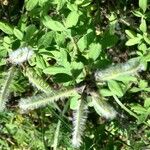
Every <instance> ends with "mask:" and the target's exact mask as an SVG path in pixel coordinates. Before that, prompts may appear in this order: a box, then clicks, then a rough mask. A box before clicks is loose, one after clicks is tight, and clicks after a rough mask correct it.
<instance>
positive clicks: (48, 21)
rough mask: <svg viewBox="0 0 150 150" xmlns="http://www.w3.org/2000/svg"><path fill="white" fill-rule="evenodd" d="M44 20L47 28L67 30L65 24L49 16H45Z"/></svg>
mask: <svg viewBox="0 0 150 150" xmlns="http://www.w3.org/2000/svg"><path fill="white" fill-rule="evenodd" d="M42 22H43V24H44V25H45V26H46V27H47V28H49V29H51V30H53V31H64V30H65V27H64V26H63V24H61V23H60V22H58V21H55V20H53V19H51V18H50V17H49V16H45V17H44V19H43V20H42Z"/></svg>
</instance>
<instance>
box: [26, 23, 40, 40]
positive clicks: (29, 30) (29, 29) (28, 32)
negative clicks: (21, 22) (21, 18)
mask: <svg viewBox="0 0 150 150" xmlns="http://www.w3.org/2000/svg"><path fill="white" fill-rule="evenodd" d="M36 31H37V28H36V26H35V25H33V24H31V25H29V26H28V27H27V28H26V34H25V40H26V41H30V40H31V38H32V37H33V35H34V33H35V32H36Z"/></svg>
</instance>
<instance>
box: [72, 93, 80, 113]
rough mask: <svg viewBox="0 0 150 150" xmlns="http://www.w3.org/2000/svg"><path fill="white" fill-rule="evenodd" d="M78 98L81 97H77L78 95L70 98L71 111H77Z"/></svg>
mask: <svg viewBox="0 0 150 150" xmlns="http://www.w3.org/2000/svg"><path fill="white" fill-rule="evenodd" d="M79 98H81V95H79V94H78V93H77V94H74V96H73V97H71V98H70V108H71V109H72V110H76V109H77V106H78V100H79Z"/></svg>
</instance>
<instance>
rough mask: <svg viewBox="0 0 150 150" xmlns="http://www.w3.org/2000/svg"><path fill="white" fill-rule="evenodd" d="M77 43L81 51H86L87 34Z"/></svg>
mask: <svg viewBox="0 0 150 150" xmlns="http://www.w3.org/2000/svg"><path fill="white" fill-rule="evenodd" d="M77 45H78V47H79V50H80V51H81V52H82V51H84V49H85V48H86V47H87V36H86V35H84V36H83V37H81V38H80V39H79V41H78V42H77Z"/></svg>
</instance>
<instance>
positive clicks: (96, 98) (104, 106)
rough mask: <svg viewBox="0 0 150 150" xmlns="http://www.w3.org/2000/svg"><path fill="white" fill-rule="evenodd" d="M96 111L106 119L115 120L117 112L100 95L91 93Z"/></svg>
mask: <svg viewBox="0 0 150 150" xmlns="http://www.w3.org/2000/svg"><path fill="white" fill-rule="evenodd" d="M90 94H91V97H92V102H93V107H94V109H95V111H96V112H97V113H98V114H99V115H100V116H103V117H104V118H106V119H114V118H115V117H116V115H117V112H116V111H115V110H114V108H113V107H112V106H111V105H110V104H108V103H107V102H106V101H105V100H104V99H103V98H102V97H101V96H100V95H99V94H98V93H96V92H94V91H93V92H90Z"/></svg>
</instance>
